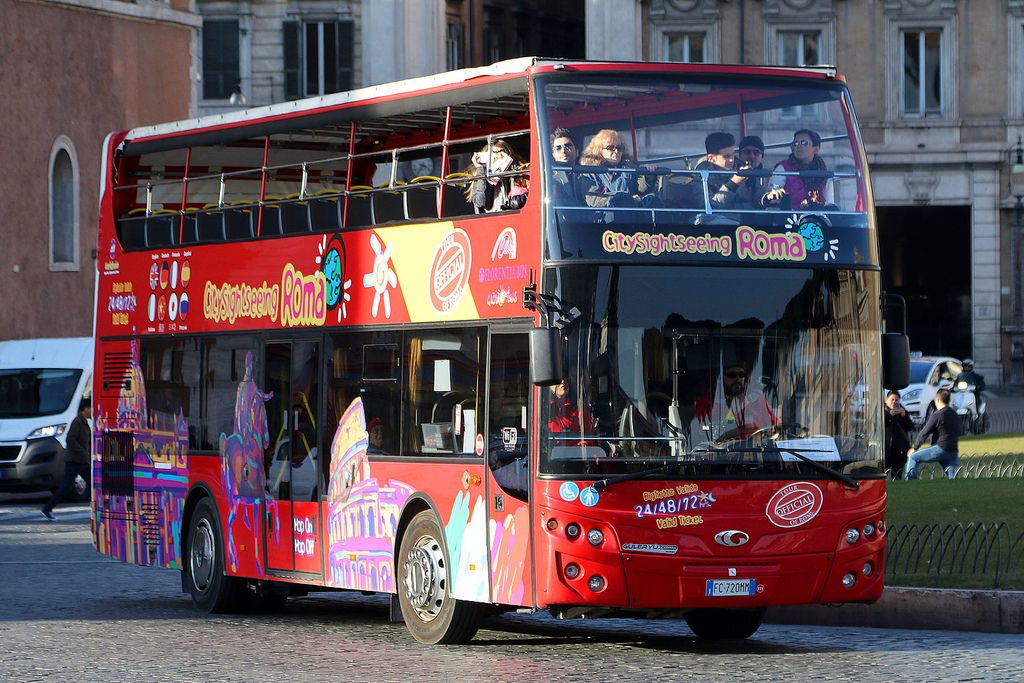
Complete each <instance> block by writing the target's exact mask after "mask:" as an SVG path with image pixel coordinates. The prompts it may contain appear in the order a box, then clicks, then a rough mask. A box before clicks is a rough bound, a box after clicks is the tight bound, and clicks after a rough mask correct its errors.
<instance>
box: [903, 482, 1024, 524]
mask: <svg viewBox="0 0 1024 683" xmlns="http://www.w3.org/2000/svg"><path fill="white" fill-rule="evenodd" d="M886 491H887V493H888V501H887V502H888V504H887V511H886V514H885V516H886V519H887V520H888V523H889V524H956V523H960V524H969V523H971V522H976V523H977V522H984V523H986V524H998V523H999V522H1006V523H1007V524H1009V525H1010V526H1011V527H1017V529H1018V532H1020V531H1024V520H1022V517H1024V479H1018V478H1013V479H1011V478H1005V479H954V480H952V481H950V480H948V479H935V480H931V481H891V482H889V483H888V485H887V486H886Z"/></svg>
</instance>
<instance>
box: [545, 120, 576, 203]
mask: <svg viewBox="0 0 1024 683" xmlns="http://www.w3.org/2000/svg"><path fill="white" fill-rule="evenodd" d="M551 158H552V159H554V165H555V166H575V165H576V160H577V159H579V145H578V144H576V136H575V135H573V134H572V131H570V130H569V129H568V128H556V129H555V130H554V131H553V132H552V133H551ZM553 181H554V182H553V183H552V185H551V195H552V197H553V198H554V203H555V206H559V205H562V206H564V205H569V206H580V205H581V204H582V203H583V201H582V200H581V199H580V191H579V187H578V183H579V176H578V175H577V174H575V173H574V172H572V171H555V172H554V173H553Z"/></svg>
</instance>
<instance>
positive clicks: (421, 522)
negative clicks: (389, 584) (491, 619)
mask: <svg viewBox="0 0 1024 683" xmlns="http://www.w3.org/2000/svg"><path fill="white" fill-rule="evenodd" d="M397 564H398V585H397V586H396V588H397V590H398V602H399V604H400V605H401V607H402V619H403V620H404V621H405V625H406V627H407V628H408V629H409V632H410V633H412V636H413V638H415V639H416V640H418V641H419V642H421V643H425V644H427V645H435V644H451V643H465V642H467V641H469V640H470V639H472V638H473V636H474V635H476V631H477V629H478V628H479V624H480V619H481V618H482V616H483V607H484V606H483V605H481V604H477V603H472V602H465V601H463V600H456V599H455V598H453V597H452V596H451V594H450V590H451V586H450V581H451V578H452V574H453V573H454V571H453V569H452V567H451V566H450V563H449V560H448V548H447V547H446V546H445V543H444V532H443V530H442V529H441V527H440V525H439V524H438V523H437V519H436V517H435V516H434V513H433V512H431V511H429V510H424V511H423V512H420V513H418V514H417V515H416V516H415V517H413V518H412V521H411V522H410V523H409V526H408V528H407V529H406V530H405V533H404V534H403V536H402V542H401V545H400V546H399V551H398V563H397Z"/></svg>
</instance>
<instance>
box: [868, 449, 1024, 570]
mask: <svg viewBox="0 0 1024 683" xmlns="http://www.w3.org/2000/svg"><path fill="white" fill-rule="evenodd" d="M962 460H963V459H962ZM886 490H887V493H888V500H887V510H886V515H885V518H886V522H887V523H888V524H889V526H890V528H891V527H892V526H893V525H911V524H916V525H918V526H919V527H922V526H927V525H939V526H940V527H942V526H946V525H955V524H961V525H963V526H965V527H966V526H967V525H968V524H971V523H974V524H981V523H984V524H986V525H989V526H995V525H998V524H999V523H1000V522H1002V523H1005V524H1006V525H1007V527H1008V533H1005V534H1001V535H1000V538H999V542H1000V543H1001V546H1000V548H997V549H996V550H998V549H1002V550H1003V554H1004V556H1005V549H1006V548H1007V547H1008V546H1009V545H1010V544H1011V543H1012V542H1013V541H1014V540H1016V539H1017V538H1018V537H1019V536H1020V535H1021V533H1022V532H1024V514H1022V513H1024V478H1019V477H1017V478H990V479H954V480H952V481H950V480H947V479H934V480H922V481H895V482H889V484H888V485H887V487H886ZM960 543H966V541H959V540H956V539H954V540H953V541H951V542H949V543H947V544H946V545H947V547H948V548H954V549H955V548H956V547H957V546H958V544H960ZM979 545H982V546H983V544H981V543H980V537H978V538H977V539H976V543H975V545H970V546H968V547H967V549H966V552H965V553H963V554H964V555H965V556H966V558H967V560H966V565H965V566H963V567H962V568H961V567H960V566H953V565H952V563H950V562H946V563H945V564H943V565H942V567H941V568H940V569H939V571H938V572H937V571H936V566H937V564H938V563H937V561H934V560H933V562H932V565H931V567H929V565H928V562H927V558H928V557H932V558H935V557H936V556H937V553H935V552H933V551H932V550H931V549H930V548H931V547H932V546H929V550H927V551H925V552H924V553H922V557H923V558H924V559H923V560H922V561H921V562H920V563H919V564H918V565H917V567H916V568H914V567H913V566H911V567H907V566H906V565H905V564H903V563H902V562H899V559H898V557H897V558H895V559H896V560H897V563H896V564H894V565H893V564H891V565H890V567H889V569H887V571H886V583H888V584H890V585H897V586H921V587H929V588H987V589H991V588H993V587H995V585H996V572H995V568H994V566H991V565H990V566H988V567H984V568H983V567H980V566H978V567H975V566H973V565H972V563H973V562H974V558H975V557H976V556H977V555H978V553H979ZM980 550H981V551H982V552H984V551H985V548H984V547H981V548H980ZM908 551H909V546H905V549H904V551H903V557H907V555H906V553H907V552H908ZM992 556H993V557H994V556H995V555H994V554H993V555H992ZM947 557H952V555H948V556H947ZM1013 557H1014V560H1013V566H1012V567H1011V568H1010V570H1009V573H1008V574H1007V573H1005V569H1002V570H1000V574H1001V575H1000V577H999V582H998V583H999V588H1000V589H1003V590H1024V553H1022V552H1021V549H1020V548H1019V546H1018V548H1017V550H1016V551H1015V553H1014V555H1013ZM892 559H894V558H890V560H889V561H890V562H891V561H892ZM893 566H895V567H896V569H897V572H896V575H895V576H892V574H891V569H892V567H893Z"/></svg>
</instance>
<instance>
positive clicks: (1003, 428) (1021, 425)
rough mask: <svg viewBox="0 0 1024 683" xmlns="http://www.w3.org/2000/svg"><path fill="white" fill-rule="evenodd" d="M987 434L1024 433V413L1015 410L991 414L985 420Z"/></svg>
mask: <svg viewBox="0 0 1024 683" xmlns="http://www.w3.org/2000/svg"><path fill="white" fill-rule="evenodd" d="M985 420H986V423H987V424H986V425H985V427H986V429H985V433H986V434H1008V433H1013V432H1021V431H1024V413H1022V412H1020V411H1015V410H1001V411H999V412H990V413H989V414H988V416H987V417H986V418H985Z"/></svg>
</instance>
